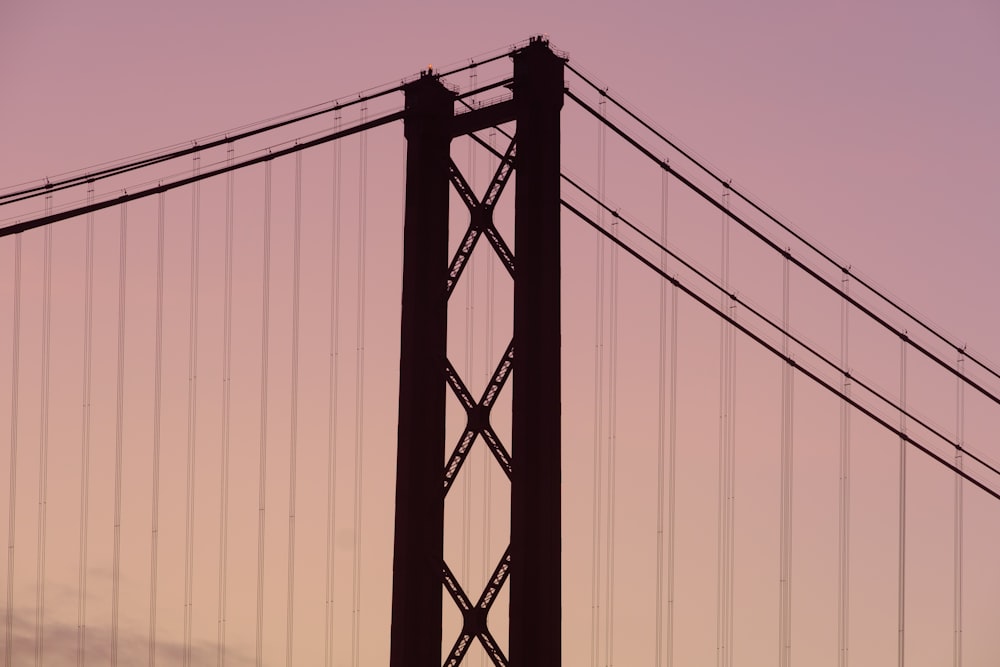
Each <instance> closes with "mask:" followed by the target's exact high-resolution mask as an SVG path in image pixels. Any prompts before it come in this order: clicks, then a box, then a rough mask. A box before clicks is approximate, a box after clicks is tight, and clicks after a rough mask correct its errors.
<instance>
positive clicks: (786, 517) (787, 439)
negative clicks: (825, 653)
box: [778, 250, 794, 667]
mask: <svg viewBox="0 0 1000 667" xmlns="http://www.w3.org/2000/svg"><path fill="white" fill-rule="evenodd" d="M789 265H790V261H789V255H788V251H787V250H786V251H785V259H784V262H782V289H781V293H782V297H781V299H782V306H781V309H782V326H781V328H782V338H781V353H782V355H783V356H784V357H785V359H786V360H787V359H788V358H789V357H790V356H791V355H790V350H789V344H788V331H789V328H790V323H789V318H790V303H789V302H790V299H789V288H790V285H789V280H790V276H789ZM793 378H794V376H793V374H792V368H791V365H790V364H789V362H788V361H782V362H781V528H780V540H781V556H780V560H781V562H780V573H779V599H778V606H779V614H778V616H779V618H778V665H780V667H788V666H789V665H790V664H791V658H792V483H793V476H792V473H793V451H792V446H793V441H792V391H793V387H792V381H793Z"/></svg>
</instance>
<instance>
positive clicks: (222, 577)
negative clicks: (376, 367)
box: [216, 143, 236, 667]
mask: <svg viewBox="0 0 1000 667" xmlns="http://www.w3.org/2000/svg"><path fill="white" fill-rule="evenodd" d="M233 159H234V147H233V144H232V143H230V144H229V146H228V148H227V150H226V162H227V163H228V164H229V165H230V166H232V164H233ZM235 193H236V172H235V171H230V172H229V173H228V174H227V175H226V241H225V283H224V287H223V289H224V292H225V293H224V295H223V305H222V313H223V314H222V443H221V452H220V457H219V458H220V465H219V468H220V480H219V577H218V579H219V598H218V611H219V620H218V638H217V652H216V665H217V667H224V665H225V664H226V605H227V603H228V600H227V595H228V592H229V591H228V571H229V425H230V417H231V410H230V408H231V399H232V384H233V382H232V366H233V214H234V207H235V200H234V198H235V196H236V194H235Z"/></svg>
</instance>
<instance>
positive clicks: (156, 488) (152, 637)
mask: <svg viewBox="0 0 1000 667" xmlns="http://www.w3.org/2000/svg"><path fill="white" fill-rule="evenodd" d="M158 199H159V201H158V202H157V203H158V205H159V209H158V212H157V218H156V349H155V351H154V353H153V354H154V358H155V361H154V366H153V510H152V521H151V530H150V545H149V546H150V549H149V551H150V558H149V560H150V564H149V665H150V667H153V665H155V664H156V579H157V576H156V569H157V564H158V563H157V559H158V556H159V541H160V413H161V409H162V405H163V393H162V392H163V227H164V220H163V218H164V214H165V210H164V209H165V203H166V202H165V200H166V193H163V192H161V193H160V194H159V196H158Z"/></svg>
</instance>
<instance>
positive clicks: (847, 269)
mask: <svg viewBox="0 0 1000 667" xmlns="http://www.w3.org/2000/svg"><path fill="white" fill-rule="evenodd" d="M566 68H567V69H568V70H570V71H571V72H573V73H574V74H575V75H577V76H578V77H580V79H581V80H583V82H584V83H586V84H587V85H588V86H590V87H591V88H593V89H594V90H595V91H597V92H598V93H599V94H600V95H601V97H602V98H605V99H607V100H610V101H611V102H612V103H613V104H614V105H615V106H616V107H618V108H619V109H621V110H622V111H623V112H625V114H626V115H628V116H629V118H631V119H632V120H634V121H636V122H637V123H639V124H640V125H641V126H642V127H643V128H645V129H646V130H647V131H649V132H651V133H652V134H653V135H654V136H656V137H657V138H658V139H660V140H661V141H663V142H664V143H666V144H667V145H668V146H669V147H670V148H672V149H673V150H675V151H677V152H678V153H680V154H681V155H683V156H684V157H685V158H686V159H687V160H689V161H690V162H691V163H692V164H694V165H695V166H696V167H698V168H699V169H700V170H701V171H703V172H704V173H705V174H707V175H708V176H709V177H710V178H712V179H713V180H714V181H715V182H716V183H717V184H719V185H723V186H726V187H727V188H728V189H729V190H730V191H731V192H732V193H733V194H735V195H736V196H737V197H739V198H740V199H741V200H743V201H744V202H746V203H747V204H749V205H750V206H751V207H752V208H753V209H754V210H756V211H757V212H758V213H760V214H761V215H763V216H765V217H766V218H767V219H768V220H770V221H771V222H773V223H774V224H776V225H778V226H779V227H780V228H781V229H782V230H783V231H785V232H787V233H788V234H791V235H792V237H793V238H795V239H796V240H797V241H798V242H800V243H802V244H803V245H804V246H805V247H807V248H808V249H809V250H811V251H812V252H814V253H816V254H817V255H818V256H819V257H821V258H822V259H823V260H825V261H826V262H828V263H830V264H832V265H833V266H835V267H837V268H838V269H841V270H842V271H844V272H845V273H847V274H848V275H850V276H852V277H853V278H854V279H855V281H856V282H857V283H858V284H859V285H861V286H862V287H864V288H865V289H867V290H868V291H870V292H871V293H872V294H874V295H875V296H876V297H878V298H879V299H880V300H881V301H883V302H884V303H886V304H888V305H889V306H890V307H892V308H893V309H894V310H896V311H897V312H898V313H900V314H902V315H903V316H905V317H906V318H907V319H909V320H910V321H912V322H914V323H916V324H917V325H918V326H920V327H921V328H922V329H923V330H925V331H927V332H928V333H930V334H931V335H932V336H933V337H935V338H937V339H938V340H939V341H941V342H942V343H945V344H946V345H948V346H950V347H951V348H952V349H953V350H954V351H955V352H962V353H963V354H964V355H965V357H966V358H967V359H969V360H971V361H972V362H973V363H975V364H976V365H977V366H979V367H980V368H982V369H983V370H985V371H986V372H987V373H989V374H990V375H992V376H993V377H994V378H996V379H998V380H1000V372H998V371H996V370H994V369H993V368H991V367H990V366H989V365H988V364H986V362H984V361H981V360H978V359H977V358H975V357H973V356H972V355H970V354H969V353H968V351H967V350H966V348H965V346H964V345H960V344H958V343H956V342H954V341H952V340H951V339H949V338H948V337H947V336H945V335H944V334H942V333H940V332H939V331H937V330H936V329H935V328H934V327H933V326H932V325H930V324H929V323H926V322H924V321H923V320H922V319H921V318H919V317H917V316H916V315H914V314H912V313H911V312H910V311H909V310H907V309H906V308H905V307H903V306H902V305H900V304H897V303H896V302H895V301H894V300H893V299H892V298H891V297H889V296H888V295H885V294H883V293H882V292H880V291H879V290H878V289H877V288H876V287H875V286H874V285H872V284H871V283H869V282H867V281H866V280H864V279H863V278H862V277H860V276H858V275H857V274H855V273H852V272H851V267H850V266H843V265H842V264H841V263H840V262H838V261H837V260H836V259H835V258H834V257H833V256H832V255H830V254H829V253H828V252H826V251H824V250H823V249H822V248H820V247H819V246H817V245H816V244H815V243H813V242H811V241H809V240H808V239H807V238H805V237H804V236H803V235H802V234H801V233H799V232H797V231H796V230H795V229H793V228H792V227H791V226H790V225H788V224H786V223H784V222H782V221H781V220H780V219H778V217H777V216H776V215H774V214H772V213H770V212H768V211H767V210H765V209H764V208H763V206H761V205H760V204H758V203H756V202H755V201H754V200H753V199H752V198H750V197H749V196H748V195H746V194H744V193H743V192H741V191H740V190H738V189H737V188H734V187H733V186H732V184H731V182H730V181H728V180H727V179H724V178H723V177H721V176H719V175H718V174H716V173H715V172H714V171H713V170H712V169H711V168H709V167H708V166H707V165H706V164H704V163H703V162H702V161H700V160H698V159H697V158H695V157H694V156H693V155H691V154H690V153H689V152H688V151H685V150H684V149H683V148H681V147H680V146H679V145H677V143H676V142H675V141H672V140H671V139H669V138H668V137H667V136H665V135H664V134H663V133H662V132H661V131H660V130H658V129H656V128H655V127H653V126H652V125H651V124H650V123H649V122H647V121H646V120H644V119H643V118H642V117H640V116H639V115H638V114H637V113H636V112H634V111H632V110H631V109H629V108H628V107H627V106H626V105H625V104H624V103H623V102H621V101H619V100H618V99H616V98H615V97H614V96H612V95H611V94H610V93H609V92H608V89H607V87H602V86H600V85H599V84H597V83H594V82H593V81H591V80H590V79H589V78H588V77H587V76H585V75H584V74H583V73H581V72H580V71H579V70H578V69H576V68H574V67H573V66H572V65H571V64H569V63H568V62H567V63H566ZM566 94H567V96H569V97H570V98H571V99H573V100H574V101H576V102H577V103H578V104H581V105H583V103H582V101H581V100H580V99H579V98H578V97H576V96H575V95H573V94H572V93H571V92H570V91H568V90H567V91H566ZM584 106H585V105H584ZM591 113H593V112H591Z"/></svg>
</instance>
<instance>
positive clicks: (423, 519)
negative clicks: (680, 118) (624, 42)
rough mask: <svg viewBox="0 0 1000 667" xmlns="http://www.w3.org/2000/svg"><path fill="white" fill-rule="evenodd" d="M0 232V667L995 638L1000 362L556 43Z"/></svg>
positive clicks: (859, 654) (32, 187)
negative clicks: (827, 244) (785, 214)
mask: <svg viewBox="0 0 1000 667" xmlns="http://www.w3.org/2000/svg"><path fill="white" fill-rule="evenodd" d="M0 218H2V221H0V272H2V274H3V277H2V279H0V313H2V317H0V323H2V326H0V349H3V350H5V351H6V352H5V353H4V355H3V357H2V359H0V423H2V424H0V425H2V426H3V431H4V433H5V434H9V445H8V450H7V451H6V452H5V456H4V457H3V462H2V464H0V465H3V466H5V469H4V470H3V471H0V472H2V473H3V475H4V476H3V479H7V480H9V482H8V486H7V489H6V491H5V492H2V493H0V496H3V499H4V502H5V503H6V505H7V512H6V516H7V524H6V529H7V533H6V534H7V549H6V552H5V561H4V565H5V569H4V572H5V577H4V580H3V586H4V594H5V606H4V609H5V613H4V623H5V627H4V633H3V647H4V648H3V659H4V665H24V664H35V665H43V664H60V665H61V664H77V665H85V664H108V663H110V664H112V665H116V664H119V663H121V664H143V663H145V664H149V665H153V664H155V663H157V662H160V663H162V664H183V665H208V664H215V665H220V666H221V665H251V664H253V665H258V666H259V665H279V664H284V665H294V664H309V665H313V664H323V665H353V666H355V667H357V666H358V665H381V664H391V665H393V666H394V667H401V666H403V665H413V666H429V665H441V664H444V665H458V664H479V665H486V664H493V665H507V664H511V665H553V664H580V665H585V664H590V665H592V666H594V667H597V666H605V667H610V666H611V665H675V664H676V665H682V664H711V663H712V662H713V661H714V662H715V664H717V665H720V666H729V665H734V664H740V665H773V664H777V665H781V666H787V665H793V664H808V665H823V664H825V665H838V666H841V667H844V666H846V665H849V664H855V665H871V664H879V665H888V664H898V665H900V666H902V665H911V666H915V665H945V664H949V665H956V666H957V665H961V664H966V665H986V664H994V663H995V662H996V661H997V660H998V659H1000V639H998V637H997V634H996V632H995V629H996V627H997V624H998V622H1000V569H998V568H997V567H996V563H997V562H998V557H1000V545H998V544H997V543H996V538H995V536H996V535H997V534H998V530H997V529H998V525H1000V450H998V448H997V444H996V441H995V435H994V431H995V428H994V426H995V424H996V423H997V416H1000V369H998V367H997V366H996V365H995V364H992V363H991V362H989V361H987V360H986V359H985V358H984V357H982V356H981V355H979V354H977V353H976V352H974V351H972V350H969V349H967V347H966V346H965V345H964V344H963V343H962V342H961V340H960V339H956V338H954V337H953V336H952V335H950V334H947V333H945V332H944V330H943V329H941V328H940V327H937V326H936V325H934V324H932V323H930V322H929V321H927V320H926V319H924V318H923V317H922V316H921V315H920V314H919V313H917V312H916V311H914V310H912V309H910V308H908V307H907V306H905V305H903V304H900V303H899V302H897V301H896V300H895V299H894V298H893V297H892V296H891V295H888V294H887V293H885V292H884V291H883V290H880V288H879V287H878V286H877V285H875V284H874V282H872V281H871V280H869V279H867V278H866V277H865V275H864V274H863V273H861V272H860V271H858V270H856V269H854V268H853V267H852V266H851V264H850V263H849V262H848V261H846V260H844V259H843V258H839V257H836V256H834V254H833V253H831V252H829V251H827V250H825V249H824V247H823V246H822V244H821V243H819V242H817V241H816V240H814V239H811V238H809V237H807V236H806V235H805V234H803V233H802V232H800V231H799V230H798V228H797V227H796V226H795V225H794V224H793V223H792V222H791V221H788V220H786V219H784V218H782V217H781V216H778V215H776V214H775V213H773V212H772V211H771V210H770V209H769V208H768V207H766V206H764V205H763V204H762V203H760V202H759V201H758V200H756V199H755V198H754V197H751V196H750V195H748V194H747V193H746V192H744V191H743V190H742V189H741V188H740V187H739V186H738V185H736V184H734V183H733V182H731V181H730V180H728V179H727V178H724V177H722V176H720V175H719V172H718V171H717V170H715V169H714V168H713V167H711V166H710V165H709V164H707V162H706V161H705V160H703V159H701V158H700V157H698V155H697V154H696V153H695V152H694V151H692V150H690V149H689V148H687V147H686V146H684V145H683V144H682V143H680V142H679V141H678V140H676V139H675V138H674V137H673V136H672V135H671V134H670V133H669V132H667V131H666V130H664V129H663V128H661V127H659V126H658V125H657V124H656V123H655V122H654V121H653V120H651V119H649V118H647V117H645V116H644V115H643V114H642V113H640V112H638V111H637V110H635V109H634V108H633V107H632V106H631V105H630V104H629V103H628V102H627V101H625V99H624V98H621V97H620V96H618V95H617V94H614V93H611V92H610V89H609V88H608V87H607V86H605V85H604V84H602V83H601V82H600V81H598V79H597V78H596V77H595V76H594V75H592V74H590V73H589V72H588V71H587V70H585V69H583V68H582V67H580V66H579V65H577V64H576V62H575V61H573V60H571V59H569V57H568V55H567V54H565V53H562V52H559V51H557V50H555V49H554V48H553V47H552V46H551V45H550V44H549V42H548V41H547V39H544V38H532V39H530V40H529V41H527V42H525V43H521V44H517V45H513V46H511V47H510V48H506V49H502V50H499V51H497V52H495V53H493V54H491V55H489V56H486V57H482V58H478V59H477V60H475V61H469V62H466V63H463V64H461V65H458V66H455V67H450V68H445V69H441V70H436V69H428V70H425V71H423V72H421V73H420V74H418V75H416V76H414V77H410V78H406V79H404V80H402V81H401V82H399V83H398V84H392V85H387V86H381V87H378V88H374V89H371V90H367V91H362V92H359V93H356V94H352V95H350V96H347V97H343V98H339V99H336V100H333V101H331V102H328V103H324V104H320V105H317V106H314V107H310V108H307V109H301V110H297V111H295V112H292V113H289V114H286V115H283V116H280V117H277V118H271V119H268V120H266V121H262V122H260V123H255V124H252V125H248V126H244V127H239V128H233V129H231V130H228V131H226V132H223V133H219V134H217V135H213V136H208V137H202V138H200V139H198V140H196V141H191V142H188V143H182V144H177V145H174V146H169V147H165V148H162V149H158V150H154V151H149V152H145V153H139V154H136V155H133V156H129V157H127V158H123V159H121V160H118V161H114V162H110V163H106V164H100V165H94V166H92V167H89V168H86V169H82V170H79V171H77V172H72V173H67V174H62V175H60V176H57V177H50V178H48V179H45V180H44V181H33V182H25V183H22V184H18V185H12V186H9V187H6V188H4V189H3V190H2V191H0Z"/></svg>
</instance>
